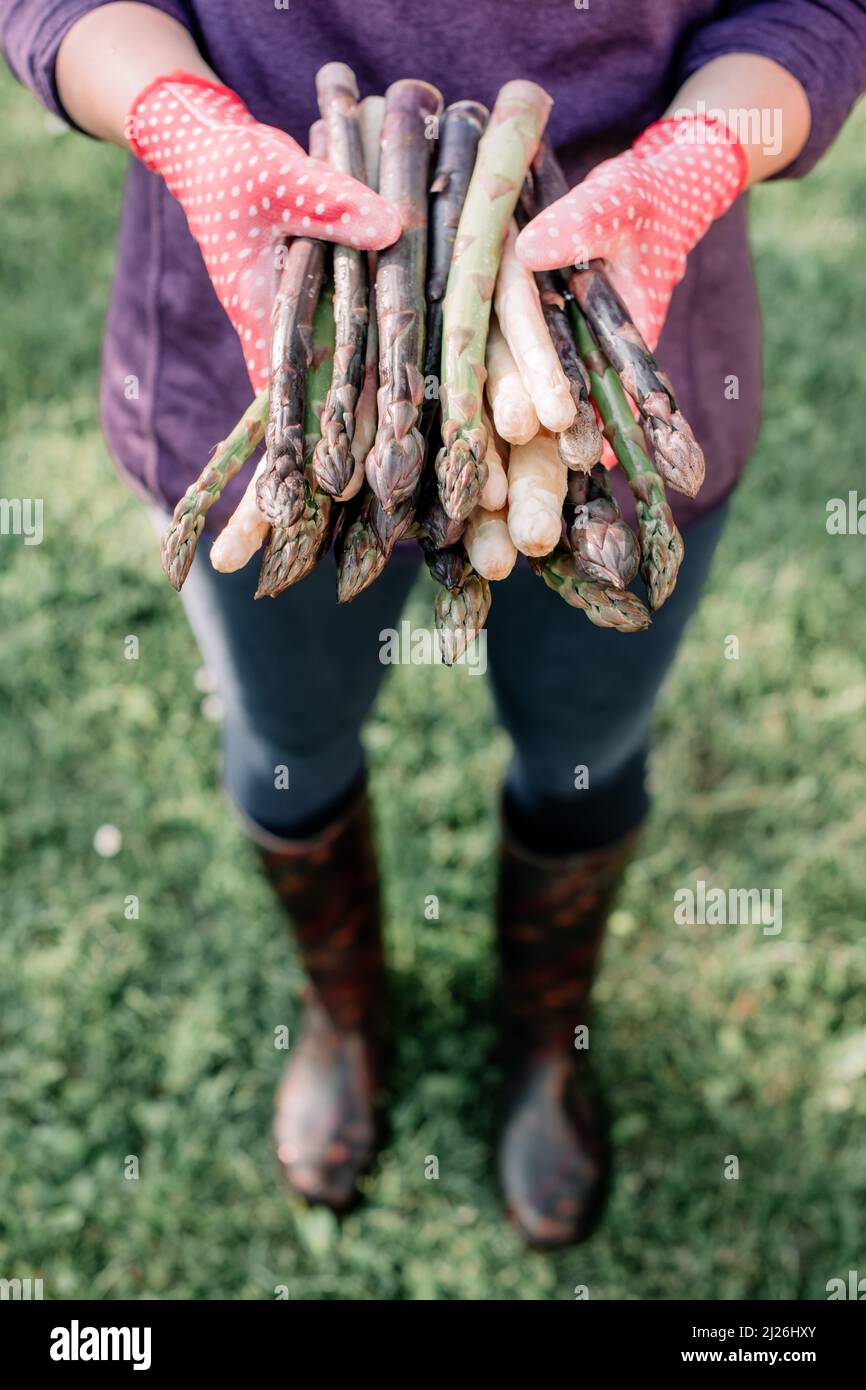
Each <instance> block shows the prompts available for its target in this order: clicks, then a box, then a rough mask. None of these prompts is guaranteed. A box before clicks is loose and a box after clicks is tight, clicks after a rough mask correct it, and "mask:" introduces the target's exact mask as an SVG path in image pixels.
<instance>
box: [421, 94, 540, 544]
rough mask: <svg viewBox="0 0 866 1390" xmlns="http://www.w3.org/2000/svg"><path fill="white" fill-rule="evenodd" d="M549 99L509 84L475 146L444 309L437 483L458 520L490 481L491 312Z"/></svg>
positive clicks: (448, 511)
mask: <svg viewBox="0 0 866 1390" xmlns="http://www.w3.org/2000/svg"><path fill="white" fill-rule="evenodd" d="M550 105H551V99H550V97H549V96H548V94H547V93H546V92H545V91H543V90H542V88H541V87H538V86H536V85H535V83H534V82H523V81H515V82H507V83H506V84H505V86H504V87H503V88H502V90H501V91H500V93H499V95H498V97H497V98H496V103H495V105H494V107H493V112H492V114H491V117H490V120H489V122H488V124H487V127H486V129H485V131H484V134H483V135H482V137H481V140H480V142H479V145H478V154H477V157H476V160H475V168H474V170H473V172H472V178H471V179H470V181H469V188H468V190H467V193H466V199H465V202H464V204H463V212H462V213H461V216H460V224H459V227H458V229H457V240H456V242H455V244H454V256H453V259H452V262H451V270H450V272H449V275H448V288H447V290H446V294H445V302H444V306H443V318H444V322H443V343H442V373H441V377H442V385H441V395H442V416H443V420H442V439H443V448H442V450H441V451H440V453H439V455H438V457H437V459H436V476H437V478H438V482H439V492H440V496H441V498H442V503H443V506H444V507H445V510H446V512H447V513H448V515H449V516H452V517H454V518H455V519H457V520H460V519H463V518H465V517H467V516H468V515H469V513H470V512H471V511H472V509H473V508H474V507H475V506H476V505H477V503H478V500H479V498H480V496H481V491H482V489H483V487H484V484H485V482H486V480H487V465H486V463H485V461H484V455H485V452H486V445H487V431H486V429H485V428H484V421H483V418H482V413H481V397H482V391H483V388H484V378H485V367H484V357H485V349H486V347H487V330H488V326H489V323H490V305H491V302H492V299H493V289H494V286H495V284H496V275H497V272H498V270H499V262H500V260H501V257H502V247H503V243H504V241H505V235H506V232H507V230H508V224H509V222H510V220H511V217H512V215H513V213H514V209H515V206H516V204H517V199H518V197H519V196H520V190H521V188H522V186H523V180H524V178H525V177H526V172H527V169H528V168H529V163H530V161H531V159H532V157H533V155H534V154H535V151H536V148H537V146H538V141H539V139H540V138H541V133H542V131H543V129H544V125H545V122H546V120H547V114H548V111H549V110H550Z"/></svg>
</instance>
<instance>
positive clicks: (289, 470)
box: [256, 121, 327, 526]
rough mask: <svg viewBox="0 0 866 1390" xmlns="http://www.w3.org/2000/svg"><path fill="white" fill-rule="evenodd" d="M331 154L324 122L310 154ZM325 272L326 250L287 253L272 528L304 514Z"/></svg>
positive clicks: (269, 440) (270, 447) (271, 469)
mask: <svg viewBox="0 0 866 1390" xmlns="http://www.w3.org/2000/svg"><path fill="white" fill-rule="evenodd" d="M326 149H327V131H326V129H325V124H324V122H323V121H317V122H316V123H315V125H314V126H312V128H311V130H310V154H312V155H313V156H314V157H315V158H317V159H319V158H321V157H322V156H323V155H324V154H325V152H326ZM324 273H325V247H324V243H323V242H321V241H314V240H313V239H312V238H310V237H297V238H296V239H295V240H294V241H293V242H292V243H291V245H290V246H289V248H288V251H287V252H286V259H285V264H284V266H283V270H282V273H281V275H280V282H279V286H278V288H277V295H276V298H275V300H274V304H273V308H272V310H271V370H270V387H271V394H270V418H269V420H268V428H267V433H266V435H265V440H266V449H267V456H266V457H267V461H266V464H265V467H264V469H263V470H262V472H261V473H260V474H259V478H258V482H257V483H256V497H257V498H258V502H259V506H260V507H261V509H262V512H263V514H264V515H265V516H266V517H267V519H268V521H269V522H270V523H271V525H272V526H280V525H282V526H290V525H292V524H293V523H294V522H296V521H300V519H301V517H302V516H303V514H304V505H305V491H304V380H305V377H306V373H307V368H308V366H309V364H310V354H311V353H312V349H313V314H314V313H315V309H316V304H317V303H318V299H319V292H320V291H321V288H322V279H323V276H324Z"/></svg>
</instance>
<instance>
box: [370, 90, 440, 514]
mask: <svg viewBox="0 0 866 1390" xmlns="http://www.w3.org/2000/svg"><path fill="white" fill-rule="evenodd" d="M441 110H442V97H441V94H440V93H439V92H438V91H437V90H436V88H435V87H431V86H430V85H429V84H428V83H426V82H416V81H414V80H411V79H406V80H404V81H401V82H394V83H392V85H391V86H390V87H389V88H388V91H387V92H386V94H385V123H384V125H383V127H382V141H381V154H380V164H379V190H380V193H381V195H382V197H383V198H387V199H388V201H389V202H391V203H393V204H394V205H395V206H396V208H397V210H398V211H399V213H400V220H401V222H402V226H403V230H402V233H401V235H400V237H399V238H398V240H397V241H396V242H395V243H394V245H393V246H389V247H387V248H386V249H385V250H384V251H382V252H380V253H379V264H378V269H377V272H376V311H377V314H378V319H379V397H378V402H379V425H378V430H377V433H376V442H375V444H374V445H373V448H372V449H371V451H370V453H369V454H368V456H367V464H366V468H367V480H368V482H369V484H370V486H371V488H372V489H373V491H374V492H375V493H376V496H377V497H378V498H379V500H380V502H381V504H382V506H383V507H384V508H385V510H386V511H391V510H392V509H393V508H395V507H397V506H399V504H400V503H401V502H403V501H405V500H406V498H408V497H410V496H412V495H413V494H414V493H415V491H416V489H417V485H418V480H419V478H420V476H421V468H422V464H423V461H424V441H423V439H422V438H421V434H420V432H419V431H418V429H417V428H416V422H417V419H418V411H419V408H420V406H421V401H422V399H423V396H424V377H423V365H424V285H425V268H426V262H427V171H428V166H429V161H430V151H431V147H432V141H431V140H430V139H429V138H428V135H429V130H430V126H429V122H430V120H431V119H433V120H438V117H439V113H440V111H441Z"/></svg>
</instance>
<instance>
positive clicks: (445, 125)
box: [421, 101, 490, 439]
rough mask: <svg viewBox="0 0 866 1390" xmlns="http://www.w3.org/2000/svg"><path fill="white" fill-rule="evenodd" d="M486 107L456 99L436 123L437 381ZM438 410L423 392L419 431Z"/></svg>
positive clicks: (431, 298) (431, 317)
mask: <svg viewBox="0 0 866 1390" xmlns="http://www.w3.org/2000/svg"><path fill="white" fill-rule="evenodd" d="M489 114H490V113H489V111H488V110H487V107H486V106H482V105H481V104H480V103H479V102H477V101H455V102H453V103H452V104H451V105H450V106H449V107H447V108H446V110H445V114H444V115H443V117H442V120H441V121H440V123H439V150H438V158H437V160H436V173H435V176H434V179H433V182H432V184H431V185H430V192H431V194H432V198H431V201H430V234H429V238H428V244H429V255H430V265H429V269H428V273H427V335H426V346H425V352H424V378H425V381H429V380H430V379H431V378H433V379H434V380H437V381H438V378H439V367H440V360H441V357H442V302H443V300H444V298H445V289H446V286H447V284H448V272H449V270H450V269H451V259H452V256H453V253H454V241H455V238H456V236H457V227H458V224H459V222H460V213H461V211H462V209H463V203H464V200H465V198H466V190H467V188H468V187H469V179H470V176H471V174H472V168H473V165H474V163H475V154H476V151H477V149H478V141H479V140H480V139H481V133H482V131H483V130H484V126H485V125H486V123H487V118H488V116H489ZM438 412H439V397H438V393H437V394H436V395H433V396H429V397H428V396H425V399H424V405H423V408H422V414H421V433H422V434H423V435H424V438H425V439H429V437H430V434H431V431H432V428H433V424H434V422H435V420H436V417H437V415H438Z"/></svg>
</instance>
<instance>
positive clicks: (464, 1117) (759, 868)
mask: <svg viewBox="0 0 866 1390" xmlns="http://www.w3.org/2000/svg"><path fill="white" fill-rule="evenodd" d="M0 116H2V120H0V201H2V204H3V207H4V234H3V237H2V239H0V268H2V275H3V283H4V318H3V327H2V335H3V336H2V350H0V411H2V438H3V448H2V453H0V497H21V496H23V497H32V496H36V497H44V499H45V540H44V543H43V544H42V545H41V546H38V547H37V546H33V547H25V546H24V545H23V544H22V543H21V540H20V538H15V537H11V538H9V537H5V538H4V537H0V772H2V776H0V922H2V931H0V1275H2V1276H4V1277H13V1276H16V1275H17V1276H19V1277H27V1276H30V1277H38V1276H42V1277H43V1279H44V1284H45V1295H46V1297H63V1296H70V1297H80V1298H96V1299H110V1298H129V1297H132V1298H137V1297H141V1298H147V1297H150V1298H154V1297H155V1298H195V1299H213V1298H249V1299H270V1298H273V1297H274V1290H275V1288H276V1287H277V1286H280V1285H285V1286H288V1289H289V1292H290V1296H291V1297H292V1298H299V1299H319V1298H334V1299H350V1298H362V1299H381V1298H386V1299H387V1298H400V1299H404V1298H405V1299H427V1298H445V1299H500V1298H504V1299H523V1298H528V1299H538V1298H542V1299H549V1298H554V1299H569V1298H572V1297H573V1296H574V1292H573V1291H574V1287H575V1286H576V1285H578V1284H586V1285H588V1286H589V1289H590V1293H591V1296H592V1297H593V1298H661V1299H676V1298H688V1299H694V1298H698V1299H700V1298H728V1299H745V1298H773V1299H776V1298H786V1297H794V1298H803V1299H809V1298H823V1297H825V1285H826V1282H827V1280H828V1279H830V1278H832V1277H835V1276H842V1277H847V1271H848V1270H849V1269H857V1270H859V1271H860V1273H861V1274H866V1234H864V1204H866V1143H864V1119H866V954H864V943H863V920H864V916H866V912H864V892H863V866H864V862H866V736H864V727H866V724H864V710H866V660H864V651H866V646H864V638H866V625H864V619H863V608H862V602H863V592H864V586H863V575H864V556H866V539H864V538H862V537H855V536H852V537H831V536H828V535H827V533H826V530H825V524H824V523H825V505H826V501H827V499H828V498H829V497H833V496H845V495H847V492H848V490H849V489H851V488H855V489H856V488H858V487H860V488H861V489H863V490H864V492H866V488H864V448H863V439H864V431H863V419H864V402H866V354H864V351H863V320H862V306H863V304H864V302H866V269H864V260H863V256H862V252H861V251H860V249H859V246H858V243H859V242H860V241H861V240H862V235H863V228H864V226H866V168H864V165H863V159H862V150H863V144H864V140H866V111H861V112H860V114H859V115H858V116H857V117H856V118H855V119H854V120H853V121H852V122H851V124H850V125H849V127H848V128H847V130H846V132H845V134H844V135H843V137H842V138H841V140H840V141H839V143H838V145H837V147H836V148H835V149H834V150H833V152H832V154H831V155H830V156H829V157H828V158H827V159H826V160H825V161H824V162H823V163H822V164H821V165H820V166H819V168H818V169H817V170H816V172H815V173H814V174H813V175H812V176H810V178H809V179H808V180H807V181H806V182H804V183H800V184H797V183H790V184H785V183H782V184H777V185H775V186H773V187H772V188H769V189H762V190H760V191H759V192H758V193H757V195H756V196H755V197H754V199H753V225H754V239H755V248H756V253H757V267H758V274H759V279H760V288H761V296H762V301H763V305H764V312H765V318H766V361H765V377H766V402H765V422H764V428H763V434H762V438H761V442H760V445H759V448H758V450H757V453H756V455H755V457H754V459H753V461H752V464H751V467H750V470H749V473H748V476H747V479H746V481H745V483H744V485H743V487H742V488H741V489H740V491H739V493H738V494H737V497H736V500H735V503H734V507H733V517H732V520H731V524H730V526H729V528H728V531H727V534H726V537H725V539H724V541H723V544H722V547H721V551H720V554H719V558H718V562H717V564H716V567H715V570H714V573H713V577H712V580H711V583H710V586H709V590H708V592H707V594H706V597H705V600H704V602H703V605H702V607H701V609H700V612H699V614H698V616H697V618H696V620H695V622H694V625H693V627H692V629H691V631H690V636H689V639H688V641H687V643H686V645H685V647H684V649H683V650H682V652H681V654H680V657H679V660H678V662H677V665H676V668H675V671H674V674H673V677H672V679H671V681H670V683H669V685H668V687H667V689H666V693H665V696H664V698H663V700H662V703H661V707H660V710H659V716H658V734H659V738H658V743H657V750H656V754H655V762H654V782H655V788H656V793H657V799H656V804H655V810H654V813H653V816H652V819H651V821H650V824H649V827H648V832H647V835H646V839H645V843H644V851H643V854H642V857H641V859H640V860H639V862H637V863H636V864H635V865H634V867H633V870H632V871H631V873H630V876H629V879H628V883H627V887H626V891H625V893H624V896H623V898H622V900H621V903H620V906H619V909H618V911H617V912H616V914H615V916H614V918H613V922H612V930H611V934H610V940H609V947H608V950H607V957H606V965H605V969H604V972H603V976H602V979H601V981H600V983H599V986H598V990H597V1001H598V1018H597V1027H596V1030H595V1032H594V1035H593V1037H594V1052H595V1056H596V1059H597V1064H598V1067H599V1069H600V1071H601V1074H602V1076H603V1078H604V1079H605V1081H606V1083H607V1085H608V1088H609V1092H610V1099H611V1103H612V1108H613V1111H614V1123H615V1128H614V1137H615V1140H616V1144H617V1151H618V1174H617V1179H616V1183H615V1186H614V1190H613V1194H612V1199H611V1203H610V1207H609V1210H608V1214H607V1217H606V1220H605V1222H604V1225H603V1227H602V1228H601V1230H600V1231H599V1232H598V1234H597V1235H596V1236H595V1238H594V1239H593V1240H592V1241H591V1242H590V1243H589V1244H588V1245H586V1246H585V1247H582V1248H580V1249H578V1250H575V1251H571V1252H566V1253H563V1254H561V1255H558V1256H556V1257H553V1258H550V1257H543V1256H538V1255H533V1254H527V1253H526V1252H525V1251H524V1250H523V1248H522V1247H521V1245H520V1243H519V1242H518V1240H517V1238H516V1237H515V1235H514V1234H513V1233H512V1232H511V1230H510V1229H509V1228H508V1227H507V1226H506V1225H505V1224H504V1223H503V1221H502V1218H501V1211H500V1207H499V1201H498V1196H497V1192H496V1189H495V1184H494V1181H493V1178H492V1168H491V1159H490V1145H491V1139H492V1134H493V1128H494V1122H495V1111H496V1077H495V1074H494V1073H493V1071H492V1069H491V1066H490V1064H489V1061H488V1048H489V1044H490V1039H491V1034H490V1027H489V1022H488V1019H489V995H490V989H491V984H492V955H491V949H490V947H491V927H490V913H489V899H490V894H491V890H492V864H493V847H494V823H495V822H494V807H495V801H496V789H497V783H498V780H499V778H500V775H501V773H502V770H503V767H504V765H505V761H506V758H507V746H506V740H505V738H504V736H503V735H501V734H493V735H491V734H490V733H489V729H490V719H491V711H490V698H489V693H488V691H487V688H486V684H485V683H484V682H482V681H478V680H473V679H470V678H468V677H467V673H466V672H465V671H457V672H447V671H444V670H442V669H434V670H431V669H429V668H426V669H425V668H420V669H419V668H413V667H402V668H397V670H396V672H395V675H394V677H393V679H392V680H391V681H390V682H389V684H388V686H387V689H386V691H385V694H384V696H383V698H382V700H381V703H380V706H379V708H378V711H377V714H376V717H375V719H374V721H373V723H372V724H371V726H370V729H369V740H368V741H369V749H370V755H371V760H372V767H373V778H374V787H375V791H376V793H377V805H378V816H379V825H380V832H381V842H382V849H383V857H384V870H385V879H386V895H387V909H388V937H389V946H390V949H391V954H392V959H393V962H394V968H395V975H396V985H397V996H398V1003H397V1007H398V1010H399V1017H400V1043H399V1053H398V1059H397V1075H396V1078H395V1080H396V1088H395V1089H396V1096H395V1101H394V1105H393V1110H392V1121H393V1129H392V1135H391V1139H390V1143H389V1146H388V1148H387V1150H386V1152H385V1154H384V1155H383V1158H382V1161H381V1164H380V1166H379V1167H378V1169H377V1170H376V1172H375V1173H374V1175H373V1176H372V1177H371V1179H370V1181H369V1201H368V1202H367V1203H366V1204H365V1206H364V1207H363V1208H361V1209H359V1210H358V1212H356V1213H355V1214H354V1215H352V1216H351V1217H350V1218H349V1219H348V1220H346V1221H345V1222H344V1223H343V1224H342V1225H338V1224H337V1223H336V1222H335V1221H334V1220H333V1219H332V1218H331V1217H330V1215H329V1214H327V1213H323V1212H319V1213H307V1212H303V1211H298V1210H297V1209H295V1208H294V1207H292V1206H291V1205H290V1204H289V1202H288V1201H287V1200H286V1198H285V1196H284V1194H283V1192H282V1191H281V1190H280V1187H279V1186H278V1182H277V1176H276V1171H275V1162H274V1160H273V1158H272V1153H271V1144H270V1133H269V1131H270V1116H271V1101H272V1095H273V1091H274V1087H275V1084H276V1081H277V1078H278V1075H279V1073H280V1070H281V1068H282V1065H283V1063H284V1061H285V1054H284V1053H282V1052H279V1051H277V1050H275V1048H274V1044H273V1037H274V1028H275V1027H277V1026H278V1025H279V1024H282V1023H286V1024H289V1025H290V1026H293V1025H294V1023H295V1021H296V1009H295V1002H294V1001H295V998H296V991H297V986H298V984H299V973H298V970H297V967H296V965H295V964H294V963H293V962H292V960H291V959H290V957H289V954H288V952H287V950H286V945H285V930H284V924H283V922H282V921H281V918H280V914H279V912H278V910H277V908H276V907H275V906H274V905H273V903H272V902H271V900H270V898H269V895H268V891H267V889H266V887H265V885H264V883H263V882H262V881H261V880H260V879H259V877H258V876H257V872H256V868H255V865H254V861H253V857H252V855H251V853H250V851H249V849H248V847H247V845H246V843H245V841H244V838H243V836H242V834H241V833H240V831H239V830H238V829H237V828H236V826H235V824H234V822H233V821H232V819H231V818H230V816H229V815H228V813H227V811H226V808H225V806H224V803H223V800H222V798H221V794H220V791H219V787H218V748H217V744H218V726H217V725H216V724H215V723H214V722H213V721H212V720H209V719H208V718H207V717H205V716H204V715H203V709H202V706H203V702H204V700H205V696H204V694H203V692H202V690H201V689H200V688H199V687H198V685H197V683H196V673H197V671H198V668H199V666H200V662H199V660H198V658H197V654H196V651H195V649H194V647H193V644H192V641H191V638H190V635H189V632H188V630H187V627H186V625H185V621H184V618H183V614H182V610H181V607H180V604H179V603H178V601H177V597H176V595H175V594H174V593H173V592H172V591H171V589H170V588H169V586H168V585H167V584H166V583H165V581H164V579H163V578H162V576H161V573H160V570H159V562H158V554H157V546H156V540H155V535H154V533H153V530H152V525H151V522H150V519H149V517H148V515H147V513H146V511H145V509H143V508H142V506H141V505H140V503H139V502H137V501H136V500H135V499H134V498H133V496H132V495H131V493H130V492H128V491H127V489H126V488H125V487H124V485H123V484H122V483H121V482H120V481H119V480H118V479H117V478H116V477H115V475H114V473H113V470H112V465H111V464H110V462H109V460H108V457H107V454H106V451H105V447H104V445H103V442H102V439H101V436H100V432H99V427H98V423H97V416H96V404H95V402H96V391H97V371H98V354H99V340H100V331H101V322H102V316H103V312H104V304H105V299H106V293H107V289H108V284H109V278H110V272H111V264H112V255H113V249H112V243H113V235H114V226H115V220H116V207H117V201H118V196H119V191H120V186H121V180H122V175H123V168H124V158H123V156H122V155H121V154H120V153H119V152H117V151H114V150H110V149H107V148H105V147H101V146H99V145H96V144H94V143H93V142H89V141H86V140H84V139H83V138H81V137H77V136H75V135H72V134H61V133H58V132H57V130H56V129H55V128H54V127H53V125H52V124H51V123H50V122H49V121H48V120H47V118H46V117H45V115H44V114H43V113H42V111H41V110H40V109H39V108H38V107H37V106H36V104H35V103H34V102H33V101H32V99H31V98H30V97H29V96H27V95H26V94H24V93H23V92H22V91H20V90H19V89H18V88H17V87H15V86H14V84H13V83H12V81H11V80H10V79H9V78H8V76H7V75H5V74H4V75H3V77H2V80H0ZM686 563H688V561H687V562H686ZM414 601H415V603H416V605H417V606H418V616H419V621H422V622H423V621H425V619H426V614H427V612H428V606H427V605H428V603H429V595H428V594H427V593H426V592H421V591H419V593H418V594H416V596H415V600H414ZM575 621H576V622H577V621H581V619H579V618H578V617H577V616H576V617H575ZM128 634H135V635H137V636H138V637H139V639H140V644H141V654H140V659H139V660H138V661H128V660H126V659H125V656H124V638H125V637H126V636H127V635H128ZM729 635H736V636H737V637H738V638H739V643H740V658H739V660H738V661H728V660H725V658H724V643H725V638H726V637H728V636H729ZM622 640H628V639H626V638H623V639H622ZM104 824H113V825H116V826H117V827H118V828H119V829H120V830H121V832H122V835H123V847H122V850H121V852H120V853H119V854H117V855H116V857H114V858H111V859H104V858H100V857H99V856H98V855H97V854H96V852H95V850H94V845H93V840H94V834H95V832H96V830H97V828H98V827H99V826H101V825H104ZM696 878H704V879H706V880H707V881H709V882H712V883H717V884H720V885H724V886H727V885H731V884H734V885H744V886H751V885H767V886H771V885H775V886H779V887H781V888H782V889H783V893H784V908H785V917H784V930H783V931H782V933H781V935H779V936H777V937H769V936H766V937H764V936H761V935H760V933H759V932H758V931H757V930H756V929H755V928H753V927H739V928H731V927H709V926H708V927H693V928H690V929H684V928H676V927H674V926H673V925H672V893H673V891H674V889H675V887H677V886H679V885H683V884H689V883H693V882H694V881H695V879H696ZM430 893H436V894H438V895H439V897H440V901H441V916H440V920H439V921H438V922H428V921H427V920H425V916H424V900H425V897H426V896H427V895H428V894H430ZM131 896H137V897H138V898H139V899H140V917H139V919H138V920H127V918H126V916H125V914H124V904H125V902H126V900H127V899H128V898H129V897H131ZM430 1154H435V1155H436V1156H437V1157H438V1159H439V1174H440V1176H439V1179H438V1181H428V1180H426V1179H425V1176H424V1169H425V1158H426V1156H427V1155H430ZM728 1155H736V1156H737V1157H738V1159H739V1169H740V1176H739V1179H738V1180H737V1181H727V1180H725V1178H724V1176H723V1172H724V1168H725V1162H726V1156H728ZM128 1156H135V1157H137V1159H138V1161H139V1165H140V1176H139V1178H138V1179H137V1180H130V1179H128V1178H126V1177H125V1176H124V1168H125V1164H126V1163H127V1160H128Z"/></svg>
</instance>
